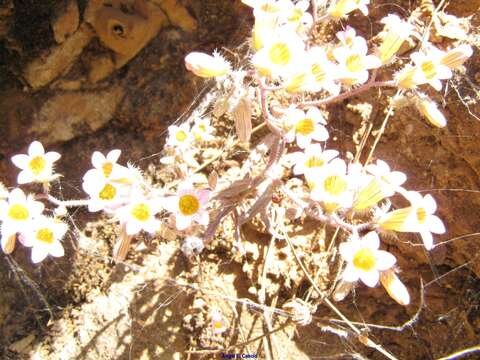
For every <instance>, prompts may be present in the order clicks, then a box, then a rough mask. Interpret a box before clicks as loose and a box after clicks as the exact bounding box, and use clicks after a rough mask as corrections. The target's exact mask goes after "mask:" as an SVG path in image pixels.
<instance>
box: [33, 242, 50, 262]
mask: <svg viewBox="0 0 480 360" xmlns="http://www.w3.org/2000/svg"><path fill="white" fill-rule="evenodd" d="M47 255H48V251H47V250H46V249H45V248H44V247H43V246H35V247H33V248H32V262H33V263H35V264H37V263H39V262H40V261H42V260H44V259H45V258H46V257H47Z"/></svg>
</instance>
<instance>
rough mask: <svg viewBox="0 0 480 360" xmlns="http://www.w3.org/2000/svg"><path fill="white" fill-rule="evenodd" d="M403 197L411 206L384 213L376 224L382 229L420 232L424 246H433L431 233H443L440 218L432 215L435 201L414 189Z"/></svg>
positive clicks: (427, 247) (434, 209) (443, 227)
mask: <svg viewBox="0 0 480 360" xmlns="http://www.w3.org/2000/svg"><path fill="white" fill-rule="evenodd" d="M405 197H406V198H407V199H408V200H409V201H410V203H411V206H409V207H407V208H403V209H398V210H394V211H391V212H388V213H386V214H385V215H383V216H382V217H381V218H380V219H379V220H378V225H379V227H380V228H381V229H383V230H393V231H398V232H417V233H420V235H421V237H422V240H423V243H424V245H425V248H426V249H427V250H430V249H432V248H433V236H432V233H434V234H443V233H445V226H444V225H443V222H442V220H440V218H439V217H438V216H436V215H433V213H434V212H435V211H436V210H437V203H436V202H435V199H434V198H433V197H432V196H431V195H430V194H427V195H425V197H422V195H420V194H419V193H417V192H415V191H409V192H407V193H406V194H405Z"/></svg>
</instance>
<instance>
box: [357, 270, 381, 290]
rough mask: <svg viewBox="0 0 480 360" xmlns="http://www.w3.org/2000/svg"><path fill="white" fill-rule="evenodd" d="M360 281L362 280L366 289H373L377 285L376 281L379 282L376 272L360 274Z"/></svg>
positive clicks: (378, 275)
mask: <svg viewBox="0 0 480 360" xmlns="http://www.w3.org/2000/svg"><path fill="white" fill-rule="evenodd" d="M360 280H362V282H363V283H364V284H365V285H367V286H368V287H375V286H376V285H377V284H378V280H380V274H379V272H378V270H372V271H369V272H361V273H360Z"/></svg>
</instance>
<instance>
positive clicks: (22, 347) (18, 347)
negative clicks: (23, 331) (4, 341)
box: [8, 334, 35, 353]
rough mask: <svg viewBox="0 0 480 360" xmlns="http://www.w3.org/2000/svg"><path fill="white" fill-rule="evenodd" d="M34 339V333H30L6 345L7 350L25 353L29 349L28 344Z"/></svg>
mask: <svg viewBox="0 0 480 360" xmlns="http://www.w3.org/2000/svg"><path fill="white" fill-rule="evenodd" d="M33 340H35V335H33V334H30V335H28V336H25V337H24V338H22V339H20V340H18V341H15V342H14V343H13V344H11V345H10V346H9V347H8V350H10V351H13V352H16V353H26V352H27V351H28V350H29V347H30V344H31V343H32V342H33Z"/></svg>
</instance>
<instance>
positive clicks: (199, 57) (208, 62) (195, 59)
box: [185, 52, 230, 78]
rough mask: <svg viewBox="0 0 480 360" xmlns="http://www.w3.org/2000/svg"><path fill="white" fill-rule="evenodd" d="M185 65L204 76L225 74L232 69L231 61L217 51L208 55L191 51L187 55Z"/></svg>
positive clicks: (210, 76) (198, 74)
mask: <svg viewBox="0 0 480 360" xmlns="http://www.w3.org/2000/svg"><path fill="white" fill-rule="evenodd" d="M185 67H186V68H187V70H190V71H191V72H193V73H194V74H195V75H197V76H200V77H203V78H213V77H219V76H224V75H226V74H228V72H229V71H230V63H229V62H228V61H227V60H225V59H224V58H223V57H222V56H220V55H219V54H217V53H213V56H212V55H208V54H205V53H201V52H191V53H190V54H188V55H187V56H186V57H185Z"/></svg>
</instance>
